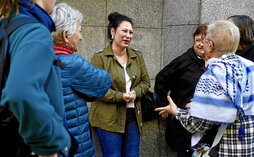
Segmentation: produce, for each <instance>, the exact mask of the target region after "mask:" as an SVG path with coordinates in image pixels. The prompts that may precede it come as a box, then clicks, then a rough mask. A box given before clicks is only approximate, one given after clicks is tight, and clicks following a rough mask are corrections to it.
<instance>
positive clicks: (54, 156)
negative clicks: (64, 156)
mask: <svg viewBox="0 0 254 157" xmlns="http://www.w3.org/2000/svg"><path fill="white" fill-rule="evenodd" d="M39 157H57V154H53V155H49V156H43V155H39Z"/></svg>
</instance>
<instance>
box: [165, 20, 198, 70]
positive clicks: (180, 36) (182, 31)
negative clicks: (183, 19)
mask: <svg viewBox="0 0 254 157" xmlns="http://www.w3.org/2000/svg"><path fill="white" fill-rule="evenodd" d="M197 26H198V25H185V26H169V27H166V28H165V30H164V31H165V32H164V34H165V40H164V55H163V67H164V66H165V65H167V64H168V63H169V62H171V61H172V60H173V59H174V58H176V57H177V56H180V55H181V54H183V53H184V52H186V51H187V50H188V49H189V48H190V47H192V46H193V37H192V34H193V33H194V31H195V30H196V28H197Z"/></svg>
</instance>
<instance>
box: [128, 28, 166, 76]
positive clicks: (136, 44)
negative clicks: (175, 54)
mask: <svg viewBox="0 0 254 157" xmlns="http://www.w3.org/2000/svg"><path fill="white" fill-rule="evenodd" d="M161 36H162V34H161V29H144V28H135V29H134V36H133V41H132V43H131V45H130V47H132V48H136V49H138V50H139V51H141V52H142V54H143V56H144V59H145V64H146V67H147V70H148V73H149V76H150V79H154V78H155V76H156V74H157V73H158V71H159V68H160V60H161V55H162V54H161V53H162V38H161Z"/></svg>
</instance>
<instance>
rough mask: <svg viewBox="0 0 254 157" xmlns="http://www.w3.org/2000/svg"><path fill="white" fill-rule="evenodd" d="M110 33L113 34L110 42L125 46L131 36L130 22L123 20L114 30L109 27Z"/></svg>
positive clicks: (127, 44)
mask: <svg viewBox="0 0 254 157" xmlns="http://www.w3.org/2000/svg"><path fill="white" fill-rule="evenodd" d="M111 34H112V36H113V40H112V42H113V43H112V44H113V45H115V46H117V47H120V48H126V47H128V46H129V44H130V42H131V40H132V36H133V28H132V24H131V23H130V22H128V21H123V22H122V23H121V24H120V25H119V26H118V27H117V29H116V30H115V29H114V28H112V29H111Z"/></svg>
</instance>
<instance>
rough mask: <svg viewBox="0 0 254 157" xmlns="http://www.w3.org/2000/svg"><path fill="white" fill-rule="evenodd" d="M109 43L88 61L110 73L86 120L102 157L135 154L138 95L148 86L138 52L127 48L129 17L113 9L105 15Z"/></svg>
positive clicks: (130, 33)
mask: <svg viewBox="0 0 254 157" xmlns="http://www.w3.org/2000/svg"><path fill="white" fill-rule="evenodd" d="M108 20H109V24H108V37H109V38H110V39H111V42H110V44H109V45H108V46H107V47H106V48H105V49H104V50H103V51H101V52H98V53H96V54H95V55H94V56H93V58H92V60H91V63H92V64H94V65H95V66H97V67H99V68H102V69H106V70H107V71H108V72H109V73H110V75H111V77H112V86H111V88H110V89H109V91H108V92H107V94H106V95H105V96H104V97H103V98H100V99H98V100H96V101H95V102H93V103H92V105H91V110H90V122H91V125H92V126H93V127H97V133H98V137H99V140H100V144H101V150H102V154H103V156H104V157H113V156H114V157H115V156H119V157H120V156H125V157H136V156H139V143H140V132H141V127H142V117H141V106H140V98H141V96H142V95H144V94H145V93H146V91H147V90H148V89H149V87H150V79H149V76H148V73H147V70H146V66H145V63H144V59H143V56H142V53H141V52H139V51H136V50H133V49H131V48H129V47H128V46H129V44H130V42H131V40H132V36H133V28H132V25H133V23H132V20H131V19H130V18H129V17H127V16H125V15H121V14H119V13H117V12H114V13H111V14H110V15H109V17H108Z"/></svg>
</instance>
